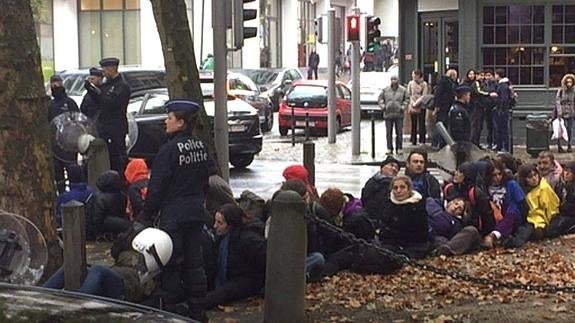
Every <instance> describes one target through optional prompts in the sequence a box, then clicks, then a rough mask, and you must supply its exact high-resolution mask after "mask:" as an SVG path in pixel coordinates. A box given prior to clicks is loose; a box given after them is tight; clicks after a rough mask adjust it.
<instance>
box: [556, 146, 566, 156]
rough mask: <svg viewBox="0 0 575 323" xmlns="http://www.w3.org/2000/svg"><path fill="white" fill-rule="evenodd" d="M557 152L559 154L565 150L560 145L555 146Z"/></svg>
mask: <svg viewBox="0 0 575 323" xmlns="http://www.w3.org/2000/svg"><path fill="white" fill-rule="evenodd" d="M557 152H559V153H560V154H562V153H564V152H565V150H564V149H563V148H562V147H557Z"/></svg>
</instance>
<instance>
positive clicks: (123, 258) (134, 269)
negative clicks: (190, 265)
mask: <svg viewBox="0 0 575 323" xmlns="http://www.w3.org/2000/svg"><path fill="white" fill-rule="evenodd" d="M152 248H153V249H154V250H155V251H156V255H152V253H150V252H149V250H151V249H152ZM172 250H173V245H172V240H171V239H170V236H169V235H168V234H167V233H165V232H164V231H161V230H158V229H154V228H147V229H144V230H142V231H141V232H139V233H137V234H136V232H135V231H134V230H130V231H129V232H126V233H125V234H122V235H120V236H118V239H117V240H116V241H115V242H114V246H112V257H113V258H114V265H112V266H111V267H109V266H105V265H92V266H88V268H87V272H86V278H85V279H84V281H83V283H82V285H81V286H80V289H79V290H78V292H80V293H84V294H90V295H97V296H102V297H109V298H114V299H118V300H124V301H128V302H133V303H139V302H141V301H142V300H143V299H144V298H145V297H147V296H148V295H150V294H151V293H152V292H153V291H154V290H155V288H156V283H155V282H154V277H155V276H156V275H157V274H158V273H159V272H160V271H161V269H162V268H163V267H164V265H166V263H168V261H169V260H170V257H171V256H172ZM44 287H46V288H54V289H62V288H64V268H63V267H62V268H60V269H59V270H58V271H56V273H54V275H52V277H50V278H49V279H48V281H46V283H45V284H44Z"/></svg>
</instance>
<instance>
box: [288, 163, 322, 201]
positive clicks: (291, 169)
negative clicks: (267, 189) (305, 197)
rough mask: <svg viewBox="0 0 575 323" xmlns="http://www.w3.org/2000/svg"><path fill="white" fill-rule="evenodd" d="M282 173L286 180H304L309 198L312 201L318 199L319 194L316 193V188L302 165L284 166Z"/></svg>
mask: <svg viewBox="0 0 575 323" xmlns="http://www.w3.org/2000/svg"><path fill="white" fill-rule="evenodd" d="M282 175H283V177H284V178H285V180H286V181H289V180H290V179H299V180H300V181H302V182H304V184H305V187H306V189H307V191H308V192H309V198H310V199H311V200H312V201H317V200H319V194H318V193H317V189H316V188H315V187H314V186H313V185H311V183H310V182H309V172H308V170H307V169H306V168H305V167H304V166H302V165H292V166H288V167H286V169H284V171H283V173H282Z"/></svg>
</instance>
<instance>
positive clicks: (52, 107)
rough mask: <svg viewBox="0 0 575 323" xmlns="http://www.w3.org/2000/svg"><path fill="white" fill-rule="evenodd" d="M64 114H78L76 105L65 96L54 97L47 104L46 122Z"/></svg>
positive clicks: (78, 110)
mask: <svg viewBox="0 0 575 323" xmlns="http://www.w3.org/2000/svg"><path fill="white" fill-rule="evenodd" d="M65 112H80V109H78V105H77V104H76V102H75V101H74V100H72V98H70V97H69V96H68V95H67V94H65V93H64V94H63V95H62V96H60V97H54V98H53V99H52V100H50V102H49V103H48V122H51V121H52V119H54V118H56V117H57V116H59V115H61V114H62V113H65Z"/></svg>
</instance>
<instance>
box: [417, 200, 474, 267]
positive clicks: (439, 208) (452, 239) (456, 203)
mask: <svg viewBox="0 0 575 323" xmlns="http://www.w3.org/2000/svg"><path fill="white" fill-rule="evenodd" d="M425 210H426V211H427V215H428V221H429V227H430V228H431V231H432V233H433V235H434V240H433V247H434V250H433V252H432V254H433V255H435V256H441V255H444V256H453V255H462V254H464V253H467V252H470V251H472V250H474V249H476V248H477V247H479V243H480V241H481V236H480V235H479V231H478V230H477V228H476V227H475V226H473V225H471V224H472V220H471V215H470V212H469V211H470V210H469V204H468V203H466V201H465V200H464V199H463V198H460V197H458V198H455V199H453V200H451V201H450V202H449V203H447V207H443V203H442V201H441V200H436V199H433V198H428V199H427V200H426V201H425Z"/></svg>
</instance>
